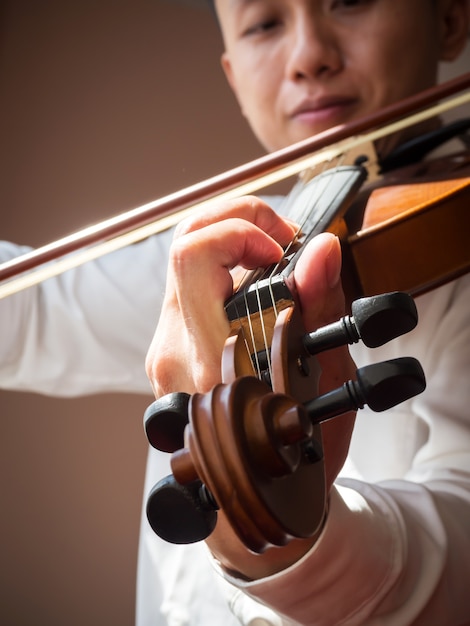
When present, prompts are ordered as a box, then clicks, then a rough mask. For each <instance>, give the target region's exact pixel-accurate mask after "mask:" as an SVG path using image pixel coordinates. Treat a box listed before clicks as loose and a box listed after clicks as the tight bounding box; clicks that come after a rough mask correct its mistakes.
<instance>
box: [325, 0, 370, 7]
mask: <svg viewBox="0 0 470 626" xmlns="http://www.w3.org/2000/svg"><path fill="white" fill-rule="evenodd" d="M369 2H370V0H334V2H333V8H338V7H342V6H343V7H347V8H353V7H358V6H360V5H363V4H368V3H369Z"/></svg>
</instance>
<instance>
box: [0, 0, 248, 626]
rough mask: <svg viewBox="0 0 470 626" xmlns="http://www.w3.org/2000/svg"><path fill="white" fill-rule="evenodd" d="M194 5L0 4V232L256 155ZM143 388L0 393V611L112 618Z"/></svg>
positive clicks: (125, 612) (126, 573)
mask: <svg viewBox="0 0 470 626" xmlns="http://www.w3.org/2000/svg"><path fill="white" fill-rule="evenodd" d="M219 51H220V41H219V37H218V32H217V28H216V27H215V24H214V21H213V18H212V16H211V15H210V13H209V12H208V11H205V10H204V11H203V10H200V9H197V8H194V7H192V6H188V7H185V4H184V3H180V2H175V1H174V0H170V1H168V2H162V1H158V0H77V1H74V0H65V2H64V0H41V2H37V1H36V0H9V1H7V2H4V3H3V16H2V29H1V57H0V85H1V90H2V96H1V103H0V125H1V130H0V136H1V151H0V153H1V157H0V158H1V165H0V179H1V184H0V207H1V208H0V211H1V218H0V224H1V228H0V237H1V238H4V239H9V240H12V241H16V242H19V243H24V244H29V245H33V246H36V245H42V244H45V243H47V242H49V241H51V240H53V239H54V238H56V237H58V236H62V235H64V234H66V233H68V232H71V231H73V230H74V229H76V228H79V227H83V226H85V225H87V224H89V223H93V222H95V221H99V220H101V219H102V218H105V217H108V216H111V215H114V214H116V213H118V212H121V211H123V210H127V209H130V208H133V207H135V206H140V205H141V204H143V203H145V202H148V201H150V200H153V199H155V198H158V197H160V196H162V195H164V194H166V193H169V192H172V191H175V190H177V189H180V188H183V187H185V186H187V185H188V184H190V183H193V182H197V181H199V180H202V179H204V178H206V177H208V176H211V175H213V174H216V173H219V172H221V171H224V170H225V169H227V168H228V167H231V166H233V165H238V164H239V163H242V162H243V161H244V160H246V159H247V158H250V157H253V156H255V155H258V154H259V153H260V149H259V148H258V146H257V145H256V144H255V141H254V140H253V139H252V138H251V135H250V133H249V131H248V130H247V129H246V127H245V124H244V123H243V121H242V120H241V119H240V117H239V115H238V111H237V108H236V105H235V104H234V102H233V101H232V98H231V96H230V94H229V90H228V88H227V87H226V85H225V82H224V79H223V77H222V72H221V70H220V69H219V63H218V55H219ZM148 402H149V398H141V397H132V396H124V397H122V396H119V397H116V396H112V395H106V396H103V397H101V396H100V397H91V398H79V399H74V400H60V399H50V398H44V397H40V396H38V395H34V394H22V393H7V392H3V393H0V459H1V461H0V463H1V471H0V481H1V488H0V489H1V490H0V494H1V495H0V498H1V500H0V507H1V516H0V545H1V554H0V577H1V578H0V623H1V624H5V625H8V626H29V625H31V626H32V625H33V624H34V625H35V626H40V625H41V626H42V625H44V626H46V625H47V626H59V625H60V626H63V625H65V624H67V626H79V625H80V626H83V625H85V624H86V625H87V626H95V625H96V626H103V625H108V624H112V625H113V626H129V625H130V624H132V623H133V615H134V581H135V566H136V549H137V540H138V529H139V517H140V507H141V500H142V486H143V476H144V465H145V458H146V450H147V448H146V440H145V437H144V434H143V430H142V414H143V411H144V408H145V406H146V405H147V404H148Z"/></svg>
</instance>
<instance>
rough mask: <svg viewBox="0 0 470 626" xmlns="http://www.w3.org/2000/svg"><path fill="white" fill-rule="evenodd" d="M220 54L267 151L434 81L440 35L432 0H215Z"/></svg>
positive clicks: (438, 55) (244, 111)
mask: <svg viewBox="0 0 470 626" xmlns="http://www.w3.org/2000/svg"><path fill="white" fill-rule="evenodd" d="M216 6H217V12H218V16H219V20H220V25H221V28H222V33H223V37H224V42H225V49H226V52H225V54H224V56H223V59H222V62H223V65H224V69H225V71H226V73H227V76H228V79H229V81H230V84H231V85H232V88H233V89H234V91H235V94H236V96H237V98H238V101H239V103H240V106H241V108H242V112H243V114H244V115H245V116H246V118H247V119H248V121H249V123H250V125H251V127H252V129H253V131H254V133H255V134H256V136H257V137H258V139H259V140H260V142H261V143H262V144H263V145H264V146H265V147H266V149H268V150H275V149H279V148H282V147H285V146H287V145H290V144H292V143H294V142H296V141H300V140H302V139H305V138H307V137H310V136H312V135H315V134H316V133H318V132H320V131H323V130H325V129H327V128H330V127H332V126H336V125H338V124H342V123H344V122H349V121H351V120H352V119H354V118H356V117H359V116H364V115H366V114H369V113H371V112H373V111H376V110H377V109H379V108H381V107H383V106H385V105H387V104H390V103H393V102H396V101H398V100H400V99H402V98H404V97H406V96H408V95H411V94H413V93H416V92H418V91H421V90H422V89H425V88H427V87H429V86H431V85H433V84H434V83H435V81H436V72H437V64H438V60H439V57H440V56H442V51H441V47H442V46H440V44H439V42H440V41H441V39H442V38H443V30H442V28H443V27H442V24H441V22H442V20H441V19H439V17H438V15H439V14H440V12H439V11H438V9H437V8H436V5H435V3H434V2H433V1H432V0H216Z"/></svg>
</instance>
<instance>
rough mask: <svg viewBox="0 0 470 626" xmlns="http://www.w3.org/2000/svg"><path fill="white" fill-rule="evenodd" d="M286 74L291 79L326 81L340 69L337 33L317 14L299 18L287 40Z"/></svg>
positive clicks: (339, 47) (325, 19)
mask: <svg viewBox="0 0 470 626" xmlns="http://www.w3.org/2000/svg"><path fill="white" fill-rule="evenodd" d="M288 45H289V50H288V56H287V63H286V68H285V69H286V75H287V76H288V78H290V79H291V80H295V81H298V80H303V79H312V78H327V77H329V76H330V75H333V74H335V73H336V72H338V71H339V70H340V69H341V68H342V66H343V55H342V51H341V46H340V42H339V38H338V36H337V33H336V32H335V29H334V27H333V26H332V25H331V24H329V23H328V19H327V18H325V17H324V16H323V17H322V16H320V15H312V16H308V17H306V16H304V17H301V16H299V17H298V18H297V19H296V20H295V22H294V23H293V24H292V27H291V29H290V37H289V43H288Z"/></svg>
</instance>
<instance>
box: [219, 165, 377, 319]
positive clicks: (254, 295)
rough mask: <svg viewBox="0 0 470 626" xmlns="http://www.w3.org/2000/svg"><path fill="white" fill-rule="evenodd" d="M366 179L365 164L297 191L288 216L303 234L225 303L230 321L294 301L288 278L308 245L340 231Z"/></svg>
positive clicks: (330, 172) (302, 185)
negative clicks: (320, 235) (338, 227)
mask: <svg viewBox="0 0 470 626" xmlns="http://www.w3.org/2000/svg"><path fill="white" fill-rule="evenodd" d="M366 178H367V170H366V169H365V167H364V166H363V165H348V166H341V167H337V168H334V169H329V170H326V171H325V172H323V173H322V174H319V175H318V176H316V177H315V178H313V179H312V180H310V181H309V182H308V183H298V184H297V185H296V186H295V187H294V188H293V190H292V192H291V193H290V194H289V196H288V197H287V199H286V202H287V205H288V206H289V207H290V210H289V214H288V216H289V218H290V219H292V220H293V221H294V222H296V223H297V224H298V225H299V232H298V234H297V236H296V238H295V240H294V241H292V243H291V244H290V245H289V246H287V248H286V252H285V255H284V257H283V259H282V260H281V261H280V262H279V263H278V264H276V265H274V266H271V267H269V268H263V269H259V270H254V271H253V272H249V273H248V274H247V276H246V277H245V279H244V280H243V282H242V283H241V284H240V285H239V287H238V289H237V291H236V293H235V294H234V295H233V296H232V297H231V298H229V300H227V302H226V304H225V310H226V313H227V316H228V318H229V320H230V321H233V320H235V319H239V318H240V317H245V316H248V315H250V314H252V313H254V312H259V311H260V310H261V311H262V310H264V309H266V308H271V307H273V306H274V305H275V303H278V302H280V301H283V300H286V301H287V300H288V301H292V299H293V298H292V294H291V293H290V291H289V289H288V288H287V286H286V285H285V279H286V278H287V277H288V276H289V275H290V274H291V272H292V271H293V270H294V268H295V265H296V263H297V261H298V259H299V257H300V255H301V254H302V252H303V248H304V246H305V245H306V244H307V243H308V242H309V241H310V240H311V239H312V238H313V237H315V235H318V234H319V233H321V232H325V231H332V232H336V230H337V227H336V225H337V224H338V223H339V222H340V221H341V220H342V219H343V217H344V214H345V213H346V211H347V210H348V208H349V206H350V205H351V203H352V202H353V200H354V199H355V198H356V196H357V193H358V191H359V189H360V188H361V186H362V184H363V183H364V181H365V180H366Z"/></svg>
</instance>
